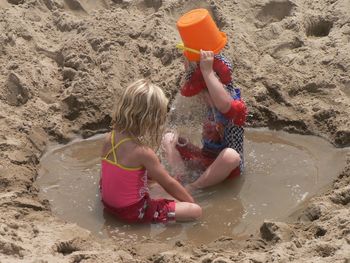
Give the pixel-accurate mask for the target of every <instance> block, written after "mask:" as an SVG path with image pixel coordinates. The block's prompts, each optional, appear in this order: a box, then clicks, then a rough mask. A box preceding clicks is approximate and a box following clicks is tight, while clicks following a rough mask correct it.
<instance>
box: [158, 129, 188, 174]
mask: <svg viewBox="0 0 350 263" xmlns="http://www.w3.org/2000/svg"><path fill="white" fill-rule="evenodd" d="M177 139H178V138H177V136H176V134H174V133H171V132H168V133H166V134H165V135H164V137H163V140H162V147H163V149H164V151H165V155H166V159H167V160H168V162H169V165H170V166H171V169H172V171H173V173H174V174H173V175H183V174H184V173H185V171H186V169H185V164H184V162H183V160H182V158H181V156H180V154H179V152H178V150H177V149H176V147H175V146H176V143H177Z"/></svg>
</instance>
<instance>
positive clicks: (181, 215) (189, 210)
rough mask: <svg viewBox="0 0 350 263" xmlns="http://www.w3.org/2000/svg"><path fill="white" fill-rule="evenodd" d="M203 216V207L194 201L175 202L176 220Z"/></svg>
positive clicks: (187, 219)
mask: <svg viewBox="0 0 350 263" xmlns="http://www.w3.org/2000/svg"><path fill="white" fill-rule="evenodd" d="M201 216H202V208H201V207H200V206H199V205H197V204H194V203H188V202H178V203H176V204H175V220H176V221H193V220H197V219H199V218H200V217H201Z"/></svg>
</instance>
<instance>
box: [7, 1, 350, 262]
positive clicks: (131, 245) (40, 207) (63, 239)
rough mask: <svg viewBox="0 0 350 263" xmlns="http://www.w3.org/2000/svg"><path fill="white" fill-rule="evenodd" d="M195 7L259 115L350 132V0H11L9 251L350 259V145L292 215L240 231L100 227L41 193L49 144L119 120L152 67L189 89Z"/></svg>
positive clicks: (146, 258)
mask: <svg viewBox="0 0 350 263" xmlns="http://www.w3.org/2000/svg"><path fill="white" fill-rule="evenodd" d="M193 8H206V9H208V10H209V11H210V13H211V14H212V16H213V18H214V20H215V21H216V23H217V25H218V26H219V27H220V29H221V30H222V31H224V32H226V34H227V35H228V39H229V40H228V45H227V47H226V48H225V50H224V53H225V54H226V56H227V57H230V58H231V59H232V61H233V65H234V73H233V77H234V81H235V83H236V84H237V86H239V87H240V88H241V89H242V95H243V97H244V98H245V101H246V103H247V105H248V107H249V118H248V122H247V127H267V128H270V129H273V130H283V131H287V132H290V133H297V134H304V135H317V136H320V137H322V138H324V139H326V140H327V141H329V142H331V143H332V144H333V145H334V147H338V148H344V147H349V146H350V118H349V116H350V77H349V72H350V55H349V54H350V2H349V1H347V0H321V1H314V0H304V1H303V0H275V1H273V0H272V1H267V0H247V1H237V0H226V1H224V0H212V1H204V0H198V1H186V0H163V1H162V0H144V1H141V0H136V1H132V0H95V1H94V0H0V65H1V67H0V149H1V152H0V156H1V161H0V262H1V263H7V262H31V263H34V262H35V263H39V262H41V263H43V262H76V263H77V262H158V263H162V262H203V263H225V262H227V263H228V262H247V263H248V262H254V263H258V262H343V263H346V262H350V209H349V208H350V156H347V165H346V167H345V168H344V170H343V171H342V172H341V173H339V175H338V177H337V179H336V180H335V181H334V182H333V183H332V185H331V186H330V188H329V190H326V191H324V192H323V193H322V194H320V195H318V196H316V197H314V198H312V199H311V200H309V201H308V203H307V204H305V206H304V207H303V208H301V209H300V211H298V212H297V213H296V214H295V216H294V218H293V220H291V222H274V221H265V222H261V227H260V228H258V229H256V233H255V234H254V235H252V236H250V237H249V238H247V239H245V240H241V241H239V242H237V240H235V239H234V238H232V237H230V236H223V237H219V238H218V239H217V240H216V241H215V242H211V243H208V244H202V245H200V246H198V245H194V244H191V242H187V241H186V242H185V241H184V242H177V243H176V244H175V245H170V244H167V243H164V242H163V243H159V242H156V241H155V240H152V239H147V240H145V241H144V242H130V241H129V240H127V239H100V238H98V237H96V236H94V235H92V234H91V233H90V232H89V231H88V230H86V229H83V228H81V227H79V226H77V224H74V223H70V222H65V221H63V220H62V219H59V218H58V217H56V216H55V215H54V214H53V213H52V210H51V206H50V203H49V201H48V200H45V199H42V198H40V197H39V196H38V193H39V190H40V189H39V186H38V184H37V183H36V178H37V176H38V169H39V162H40V158H41V157H42V155H43V154H44V153H45V151H46V149H47V145H49V144H50V143H67V142H69V141H71V140H72V139H74V138H77V137H79V136H82V137H83V138H87V137H90V136H92V135H95V134H100V133H104V132H106V131H108V130H109V125H110V120H111V114H112V110H113V104H114V100H115V98H116V97H118V96H119V95H120V93H121V91H122V90H123V87H125V86H126V85H127V84H128V83H130V82H131V81H133V80H135V79H137V78H141V77H144V78H149V79H151V80H152V81H153V82H154V83H156V84H157V85H159V86H160V87H162V88H163V90H164V91H165V93H166V95H167V96H168V97H169V98H170V99H173V98H174V97H175V95H176V94H177V92H178V90H179V84H180V81H181V73H182V71H183V68H182V60H181V56H182V55H181V53H180V52H179V51H178V50H176V48H175V45H176V44H177V43H178V42H179V41H180V38H179V35H178V32H177V29H176V21H177V19H178V18H179V17H180V16H181V15H182V14H184V13H185V12H187V11H189V10H191V9H193Z"/></svg>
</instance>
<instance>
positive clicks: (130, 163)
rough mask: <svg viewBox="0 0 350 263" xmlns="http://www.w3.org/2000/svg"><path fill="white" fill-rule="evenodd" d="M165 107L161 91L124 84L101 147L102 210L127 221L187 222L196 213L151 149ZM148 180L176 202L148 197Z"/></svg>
mask: <svg viewBox="0 0 350 263" xmlns="http://www.w3.org/2000/svg"><path fill="white" fill-rule="evenodd" d="M167 104H168V100H167V98H166V97H165V95H164V93H163V91H162V90H161V89H160V88H159V87H157V86H156V85H153V84H152V83H150V82H149V81H147V80H144V79H140V80H138V81H136V82H134V83H132V84H131V85H130V86H128V87H127V88H126V89H125V91H124V93H123V95H122V97H121V99H120V100H119V101H118V102H117V106H116V111H115V114H114V116H113V120H112V124H113V130H112V131H111V133H110V134H108V135H107V138H106V142H105V145H104V147H103V153H102V161H101V162H102V163H101V184H100V186H101V194H102V202H103V204H104V206H105V209H107V211H109V212H111V213H112V214H114V215H115V216H116V217H117V218H119V219H121V220H123V221H126V222H128V223H160V222H162V223H166V222H169V221H174V220H176V221H187V220H195V219H198V218H199V217H200V216H201V214H202V209H201V207H200V206H198V205H197V204H195V203H194V200H193V198H192V196H191V195H190V194H189V193H188V192H187V190H186V189H185V188H184V187H183V186H182V185H181V184H180V183H179V182H177V181H176V180H175V179H173V178H172V177H171V176H170V175H169V174H168V172H167V171H166V170H165V168H164V167H163V166H162V165H161V163H160V161H159V159H158V157H157V155H156V153H155V151H154V149H156V148H157V147H158V146H159V144H160V141H161V136H162V131H163V126H164V123H165V119H166V114H167ZM148 177H149V178H151V179H152V180H154V181H156V182H157V183H158V184H159V185H160V186H162V187H163V188H164V190H165V191H166V192H168V193H169V194H170V195H171V196H173V197H174V198H175V199H177V200H178V201H179V202H175V201H174V200H167V199H157V200H155V199H151V198H150V195H149V191H148V184H147V179H148Z"/></svg>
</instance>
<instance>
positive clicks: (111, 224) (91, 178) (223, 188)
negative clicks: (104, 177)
mask: <svg viewBox="0 0 350 263" xmlns="http://www.w3.org/2000/svg"><path fill="white" fill-rule="evenodd" d="M101 145H102V136H97V137H94V138H91V139H89V140H77V141H75V142H72V143H70V144H68V145H65V146H52V147H51V148H50V149H49V150H48V152H47V153H46V154H45V156H43V158H42V160H41V169H40V172H39V177H38V183H39V185H40V187H41V193H40V194H41V197H43V198H46V199H48V200H49V201H50V204H51V206H52V211H53V212H54V213H55V214H57V215H58V216H59V217H60V218H62V219H64V220H67V221H70V222H75V223H77V224H78V225H80V226H82V227H84V228H87V229H89V230H90V231H91V232H92V233H94V234H97V235H100V236H102V237H113V238H114V237H117V238H120V237H122V238H128V239H130V240H135V241H136V240H137V241H139V240H143V239H148V238H153V239H156V240H160V241H166V242H171V243H172V242H175V241H177V240H189V241H192V242H193V243H196V244H200V243H203V242H209V241H212V240H215V239H216V238H218V237H219V236H223V235H224V236H231V237H234V238H237V239H239V238H244V237H246V236H247V235H248V234H249V233H252V232H254V231H256V230H257V228H258V227H259V226H260V224H261V222H262V221H263V220H265V219H273V220H281V221H284V220H288V216H289V215H290V214H291V213H293V211H295V210H296V209H297V208H298V207H299V206H300V205H301V204H303V203H304V202H306V201H307V200H308V198H310V197H312V196H313V195H315V194H317V193H319V192H320V191H324V190H325V189H326V187H327V186H329V184H330V183H331V182H332V180H333V179H334V178H335V177H336V175H337V174H338V173H339V172H340V170H341V169H342V168H343V167H344V166H345V155H346V154H345V151H346V150H344V149H343V150H341V149H335V148H333V147H332V146H331V145H330V144H329V143H328V142H326V141H324V140H322V139H320V138H317V137H313V136H300V135H291V134H287V133H283V132H272V131H266V130H255V129H254V130H247V131H246V135H245V161H246V170H245V172H244V175H243V176H242V177H241V178H238V179H235V180H231V181H230V182H226V183H225V184H222V185H219V186H216V187H212V188H210V189H206V190H205V191H200V192H197V193H195V198H196V200H197V201H198V202H199V204H200V205H201V206H202V207H203V210H204V215H203V218H202V219H201V220H200V221H198V222H195V223H181V224H180V223H175V224H169V225H166V226H164V225H139V226H130V225H126V224H124V223H121V222H118V221H117V220H115V219H114V218H112V217H111V216H110V215H108V214H106V213H104V212H103V208H102V206H101V203H100V198H99V190H98V181H99V169H100V164H99V153H100V149H101ZM150 188H151V189H150V191H151V195H153V196H164V195H165V193H164V192H163V191H162V190H160V189H159V187H157V186H156V185H153V186H151V187H150Z"/></svg>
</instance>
